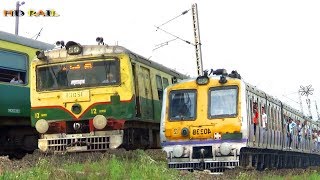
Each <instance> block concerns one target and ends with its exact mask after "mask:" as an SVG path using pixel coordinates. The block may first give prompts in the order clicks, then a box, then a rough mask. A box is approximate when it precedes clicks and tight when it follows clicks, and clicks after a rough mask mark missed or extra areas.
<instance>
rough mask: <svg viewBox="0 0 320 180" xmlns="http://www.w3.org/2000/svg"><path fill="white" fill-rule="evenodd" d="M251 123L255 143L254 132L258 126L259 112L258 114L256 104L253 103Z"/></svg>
mask: <svg viewBox="0 0 320 180" xmlns="http://www.w3.org/2000/svg"><path fill="white" fill-rule="evenodd" d="M252 123H253V134H254V136H253V141H256V131H257V126H258V124H259V112H258V104H257V103H253V117H252Z"/></svg>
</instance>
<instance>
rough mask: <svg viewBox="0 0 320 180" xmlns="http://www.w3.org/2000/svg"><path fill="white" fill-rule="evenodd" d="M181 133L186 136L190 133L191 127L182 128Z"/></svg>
mask: <svg viewBox="0 0 320 180" xmlns="http://www.w3.org/2000/svg"><path fill="white" fill-rule="evenodd" d="M181 135H182V136H184V137H186V136H188V135H189V129H188V128H182V130H181Z"/></svg>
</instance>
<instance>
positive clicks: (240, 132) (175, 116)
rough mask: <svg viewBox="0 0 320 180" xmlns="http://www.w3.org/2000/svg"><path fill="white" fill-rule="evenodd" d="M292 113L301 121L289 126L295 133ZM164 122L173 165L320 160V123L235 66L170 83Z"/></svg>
mask: <svg viewBox="0 0 320 180" xmlns="http://www.w3.org/2000/svg"><path fill="white" fill-rule="evenodd" d="M208 74H209V75H211V76H208ZM254 107H256V108H257V110H258V111H257V113H258V115H257V116H258V124H256V125H255V124H254V123H253V117H254V115H253V114H254V113H253V108H254ZM263 108H264V109H265V111H266V115H267V123H266V124H265V127H263V125H262V124H263V123H264V122H262V120H261V119H262V109H263ZM288 119H293V120H294V121H295V122H296V124H295V126H293V125H292V126H290V128H291V129H290V132H291V135H289V134H288V132H289V131H288V122H287V120H288ZM298 121H299V122H300V124H299V122H298ZM160 126H161V127H160V138H161V145H162V147H163V149H164V151H166V152H167V158H168V166H169V167H170V168H176V169H185V170H196V169H201V170H205V169H206V170H210V171H212V172H223V171H224V170H225V169H232V168H235V167H237V166H244V167H255V168H257V169H264V168H293V167H306V166H310V165H319V163H320V156H319V148H318V146H317V142H316V141H314V138H315V137H316V133H315V132H318V131H319V130H320V129H319V124H318V123H316V122H313V121H311V120H310V119H309V118H308V117H305V116H303V114H301V113H300V112H299V111H297V110H295V109H293V108H291V107H290V106H288V105H286V104H284V103H282V102H281V101H279V100H278V99H276V98H273V97H272V96H270V95H268V94H266V93H265V92H263V91H261V90H259V89H257V88H256V87H254V86H252V85H250V84H248V83H246V82H244V81H243V80H241V77H240V75H239V74H238V73H237V72H236V71H233V72H232V73H231V74H228V73H227V72H226V70H224V69H219V70H216V71H214V70H211V72H210V73H208V72H206V73H205V75H204V76H199V77H198V78H196V79H188V80H183V81H182V82H180V83H177V84H175V85H172V86H168V87H167V88H166V90H165V92H164V101H163V107H162V116H161V123H160ZM254 126H256V127H254ZM290 139H291V143H290ZM289 144H290V146H289ZM319 147H320V146H319Z"/></svg>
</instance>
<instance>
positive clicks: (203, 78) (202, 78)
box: [196, 76, 209, 85]
mask: <svg viewBox="0 0 320 180" xmlns="http://www.w3.org/2000/svg"><path fill="white" fill-rule="evenodd" d="M196 82H197V84H198V85H206V84H208V83H209V78H208V76H199V77H197V80H196Z"/></svg>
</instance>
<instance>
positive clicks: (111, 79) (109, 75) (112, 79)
mask: <svg viewBox="0 0 320 180" xmlns="http://www.w3.org/2000/svg"><path fill="white" fill-rule="evenodd" d="M115 82H117V80H116V78H115V76H114V74H113V73H111V72H109V73H107V77H106V79H105V80H103V81H102V83H115Z"/></svg>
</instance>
